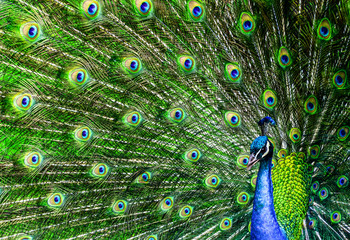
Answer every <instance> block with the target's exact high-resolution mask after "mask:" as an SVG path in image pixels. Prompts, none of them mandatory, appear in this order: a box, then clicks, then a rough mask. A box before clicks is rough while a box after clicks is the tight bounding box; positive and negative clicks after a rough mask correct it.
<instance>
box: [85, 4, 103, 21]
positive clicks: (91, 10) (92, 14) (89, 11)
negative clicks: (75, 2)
mask: <svg viewBox="0 0 350 240" xmlns="http://www.w3.org/2000/svg"><path fill="white" fill-rule="evenodd" d="M83 10H84V14H85V16H86V17H88V18H89V19H91V20H93V19H95V18H97V17H98V15H99V13H100V4H99V2H97V1H95V0H86V1H84V2H83Z"/></svg>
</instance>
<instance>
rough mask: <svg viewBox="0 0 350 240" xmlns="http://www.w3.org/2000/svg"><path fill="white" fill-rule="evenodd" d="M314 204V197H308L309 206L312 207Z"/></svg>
mask: <svg viewBox="0 0 350 240" xmlns="http://www.w3.org/2000/svg"><path fill="white" fill-rule="evenodd" d="M313 203H314V197H313V196H310V198H309V205H312V204H313Z"/></svg>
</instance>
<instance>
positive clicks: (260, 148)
mask: <svg viewBox="0 0 350 240" xmlns="http://www.w3.org/2000/svg"><path fill="white" fill-rule="evenodd" d="M272 154H273V144H272V143H271V142H270V141H269V139H268V138H267V137H266V136H260V137H257V138H256V139H254V141H253V143H252V145H250V156H249V161H248V165H247V169H248V170H250V169H251V168H252V167H253V166H254V165H255V164H256V163H257V162H259V161H260V160H263V159H267V158H266V157H268V156H272Z"/></svg>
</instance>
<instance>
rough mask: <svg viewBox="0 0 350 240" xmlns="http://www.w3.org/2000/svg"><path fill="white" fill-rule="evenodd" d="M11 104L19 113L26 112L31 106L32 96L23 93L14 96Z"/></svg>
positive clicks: (32, 102)
mask: <svg viewBox="0 0 350 240" xmlns="http://www.w3.org/2000/svg"><path fill="white" fill-rule="evenodd" d="M13 104H14V105H15V107H16V108H17V109H19V110H21V111H27V110H29V109H30V108H31V107H32V106H33V104H34V100H33V98H32V95H30V94H27V93H25V94H21V95H18V96H16V97H15V99H14V101H13Z"/></svg>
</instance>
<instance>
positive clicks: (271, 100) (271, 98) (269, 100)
mask: <svg viewBox="0 0 350 240" xmlns="http://www.w3.org/2000/svg"><path fill="white" fill-rule="evenodd" d="M274 102H275V99H274V98H273V97H268V98H267V103H268V104H270V105H272V104H273V103H274Z"/></svg>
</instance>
